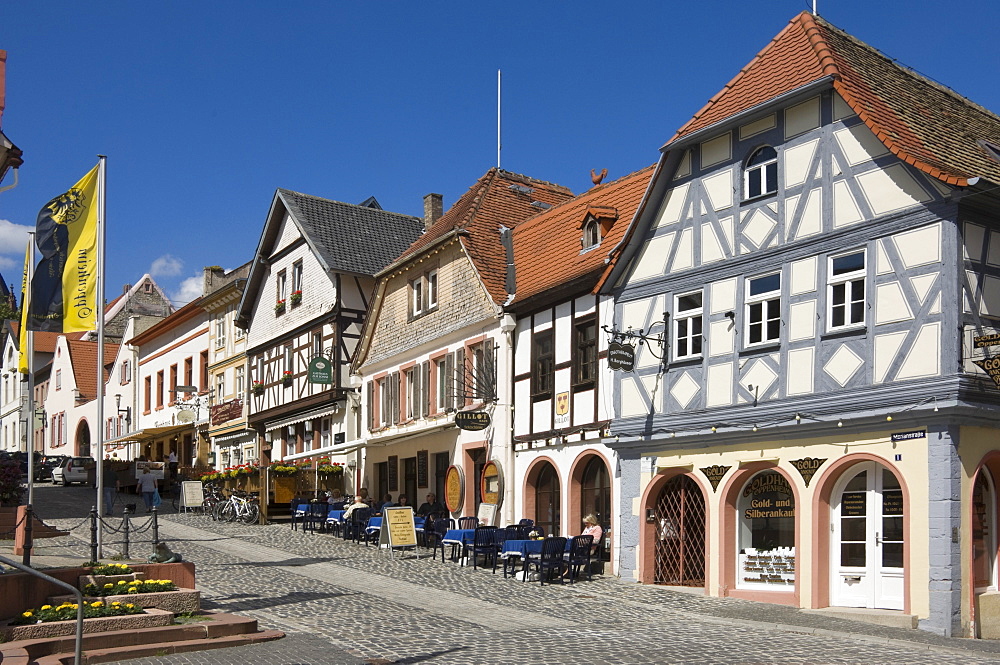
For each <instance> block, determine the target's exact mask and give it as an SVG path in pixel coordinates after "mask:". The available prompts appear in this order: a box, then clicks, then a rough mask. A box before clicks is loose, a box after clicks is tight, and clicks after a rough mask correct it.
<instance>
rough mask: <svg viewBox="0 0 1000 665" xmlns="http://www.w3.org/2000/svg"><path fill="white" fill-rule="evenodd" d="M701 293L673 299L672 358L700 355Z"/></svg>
mask: <svg viewBox="0 0 1000 665" xmlns="http://www.w3.org/2000/svg"><path fill="white" fill-rule="evenodd" d="M701 296H702V293H701V291H695V292H693V293H685V294H683V295H679V296H677V297H675V298H674V358H676V359H678V360H679V359H681V358H694V357H697V356H700V355H701V342H702V336H701V321H702V319H701V316H702V309H701Z"/></svg>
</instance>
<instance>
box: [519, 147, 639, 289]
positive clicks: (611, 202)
mask: <svg viewBox="0 0 1000 665" xmlns="http://www.w3.org/2000/svg"><path fill="white" fill-rule="evenodd" d="M654 169H655V165H652V166H648V167H646V168H644V169H642V170H641V171H636V172H635V173H632V174H629V175H627V176H625V177H623V178H619V179H618V180H615V181H613V182H608V183H605V184H601V185H597V186H596V187H594V188H592V189H590V190H588V191H587V192H585V193H584V194H581V195H579V196H577V197H576V198H574V199H572V200H570V201H567V202H565V203H562V204H561V205H558V206H556V207H554V208H552V209H551V210H548V211H547V212H544V213H542V214H540V215H537V216H536V217H534V218H533V219H530V220H528V221H526V222H524V223H522V224H520V225H518V226H517V227H516V228H515V229H514V234H513V237H514V265H515V274H516V278H517V293H516V297H515V298H514V300H513V302H512V305H513V306H514V307H515V308H516V307H517V306H518V305H522V304H525V303H526V302H527V301H531V300H533V299H537V298H538V297H544V296H545V294H546V293H547V292H549V291H552V290H554V289H558V288H559V287H561V286H564V285H566V284H572V285H573V286H574V287H576V292H577V293H579V292H581V291H584V292H589V291H590V290H592V289H593V288H594V287H595V286H596V285H597V283H598V278H599V277H600V276H601V274H602V272H603V271H604V270H605V268H606V266H607V264H608V261H609V258H608V257H609V254H610V253H611V252H612V250H613V249H614V248H615V247H616V246H617V245H618V243H619V242H621V240H622V238H623V237H624V236H625V230H626V229H627V228H628V226H629V224H630V223H631V221H632V217H633V215H635V211H636V209H637V208H638V207H639V203H640V202H641V201H642V198H643V195H644V194H645V192H646V187H647V186H648V185H649V180H650V178H651V177H652V175H653V170H654ZM590 215H593V216H594V217H598V218H599V217H604V218H606V219H607V218H611V219H614V223H613V225H612V226H611V228H610V230H609V231H608V232H607V233H606V234H604V235H603V237H602V238H601V243H600V244H599V245H598V246H597V247H594V248H592V249H590V250H588V251H582V248H581V242H580V241H581V239H582V237H583V223H584V221H585V220H586V219H587V218H588V217H589V216H590Z"/></svg>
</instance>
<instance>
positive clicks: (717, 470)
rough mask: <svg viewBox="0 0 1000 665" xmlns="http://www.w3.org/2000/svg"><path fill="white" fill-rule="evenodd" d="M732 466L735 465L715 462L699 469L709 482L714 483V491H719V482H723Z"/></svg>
mask: <svg viewBox="0 0 1000 665" xmlns="http://www.w3.org/2000/svg"><path fill="white" fill-rule="evenodd" d="M731 468H733V467H731V466H722V465H721V464H713V465H712V466H706V467H705V468H704V469H699V471H701V472H702V473H704V474H705V477H706V478H708V482H710V483H712V491H713V492H717V491H718V490H719V483H720V482H722V479H723V477H725V475H726V474H727V473H729V470H730V469H731Z"/></svg>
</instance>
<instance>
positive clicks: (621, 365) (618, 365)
mask: <svg viewBox="0 0 1000 665" xmlns="http://www.w3.org/2000/svg"><path fill="white" fill-rule="evenodd" d="M608 368H609V369H615V370H619V371H622V372H631V371H632V370H634V369H635V347H634V346H632V345H631V344H623V343H621V342H611V343H610V344H608Z"/></svg>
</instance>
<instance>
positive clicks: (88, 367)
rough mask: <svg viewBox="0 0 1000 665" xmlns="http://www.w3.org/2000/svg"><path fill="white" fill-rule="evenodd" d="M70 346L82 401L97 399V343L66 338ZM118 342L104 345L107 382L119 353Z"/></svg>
mask: <svg viewBox="0 0 1000 665" xmlns="http://www.w3.org/2000/svg"><path fill="white" fill-rule="evenodd" d="M66 341H67V345H68V346H69V356H70V362H72V364H73V376H74V378H75V379H76V388H77V390H79V391H80V397H81V401H84V402H89V401H91V400H94V399H97V343H96V342H85V341H82V340H66ZM118 348H119V345H118V344H105V345H104V371H103V372H102V376H103V377H104V378H103V381H104V382H105V383H107V381H108V378H110V375H109V373H108V369H109V368H110V367H111V366H112V365H113V364H114V361H115V356H116V355H117V353H118Z"/></svg>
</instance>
